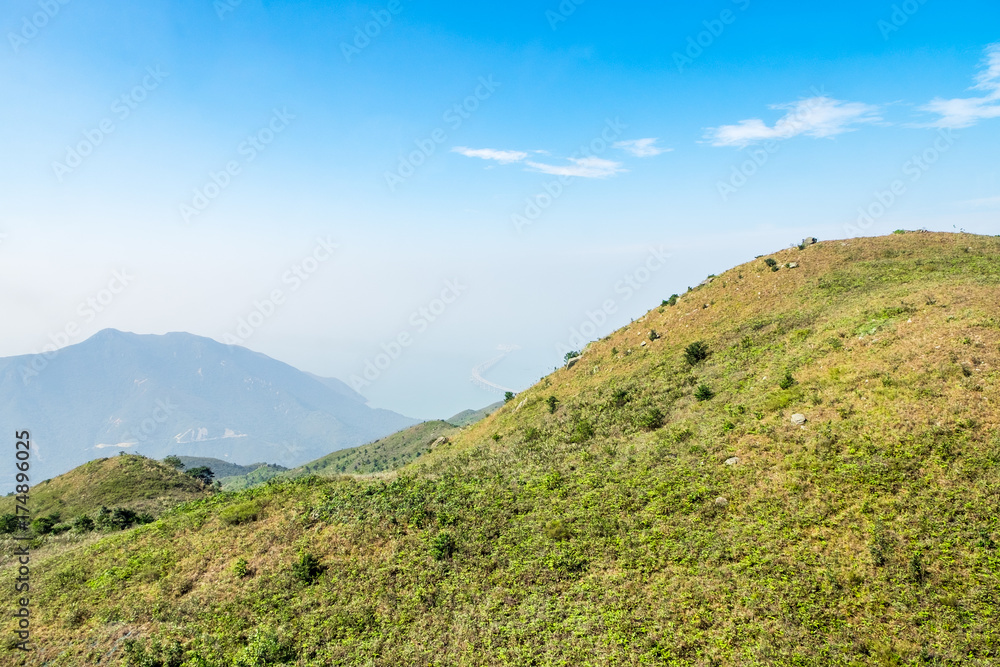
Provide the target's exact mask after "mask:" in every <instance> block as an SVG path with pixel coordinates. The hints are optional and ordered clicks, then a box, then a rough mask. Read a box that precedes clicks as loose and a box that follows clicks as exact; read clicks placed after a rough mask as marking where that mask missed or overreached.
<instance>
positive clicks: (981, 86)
mask: <svg viewBox="0 0 1000 667" xmlns="http://www.w3.org/2000/svg"><path fill="white" fill-rule="evenodd" d="M972 90H982V91H985V92H986V95H984V96H982V97H960V98H956V99H951V100H946V99H944V98H941V97H935V98H934V99H933V100H931V101H930V102H929V103H928V104H926V105H924V106H923V107H921V111H926V112H928V113H932V114H937V115H938V116H940V118H939V119H938V120H936V121H934V122H932V123H928V124H926V125H924V127H941V128H951V129H959V128H963V127H971V126H973V125H975V124H976V123H978V122H979V121H981V120H985V119H988V118H1000V44H991V45H990V46H989V47H987V49H986V61H985V62H984V63H983V65H982V71H980V72H979V73H978V74H977V75H976V85H975V86H973V87H972Z"/></svg>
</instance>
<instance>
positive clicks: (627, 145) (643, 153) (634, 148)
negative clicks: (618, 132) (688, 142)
mask: <svg viewBox="0 0 1000 667" xmlns="http://www.w3.org/2000/svg"><path fill="white" fill-rule="evenodd" d="M657 141H659V139H630V140H629V141H619V142H617V143H616V144H615V145H614V146H615V148H620V149H621V150H623V151H627V152H629V153H631V154H632V155H634V156H636V157H656V156H657V155H661V154H663V153H669V152H670V151H672V150H674V149H673V148H660V147H659V146H657V145H656V142H657Z"/></svg>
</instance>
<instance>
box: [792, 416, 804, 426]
mask: <svg viewBox="0 0 1000 667" xmlns="http://www.w3.org/2000/svg"><path fill="white" fill-rule="evenodd" d="M792 423H793V424H795V425H796V426H802V425H803V424H805V423H806V416H805V415H803V414H794V415H792Z"/></svg>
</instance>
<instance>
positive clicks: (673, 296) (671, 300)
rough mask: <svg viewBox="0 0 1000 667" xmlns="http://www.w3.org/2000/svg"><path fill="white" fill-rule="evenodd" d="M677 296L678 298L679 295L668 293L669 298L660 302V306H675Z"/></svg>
mask: <svg viewBox="0 0 1000 667" xmlns="http://www.w3.org/2000/svg"><path fill="white" fill-rule="evenodd" d="M679 298H680V297H679V296H677V295H676V294H671V295H670V298H669V299H667V300H666V301H664V302H663V303H662V304H660V305H661V306H676V305H677V299H679Z"/></svg>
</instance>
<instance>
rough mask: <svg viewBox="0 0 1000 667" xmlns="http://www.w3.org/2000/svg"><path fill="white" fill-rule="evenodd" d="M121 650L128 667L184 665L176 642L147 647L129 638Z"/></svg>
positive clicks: (153, 643) (155, 643)
mask: <svg viewBox="0 0 1000 667" xmlns="http://www.w3.org/2000/svg"><path fill="white" fill-rule="evenodd" d="M122 649H123V651H122V652H123V653H124V657H125V664H126V665H128V667H181V665H183V664H184V649H183V648H182V647H181V645H180V643H179V642H177V641H173V642H171V643H169V644H166V645H164V644H161V643H160V640H159V639H153V640H152V641H150V642H149V645H148V647H147V646H146V643H145V642H143V641H142V640H139V639H135V638H133V637H129V638H127V639H125V641H124V642H122ZM254 664H266V663H254Z"/></svg>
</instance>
